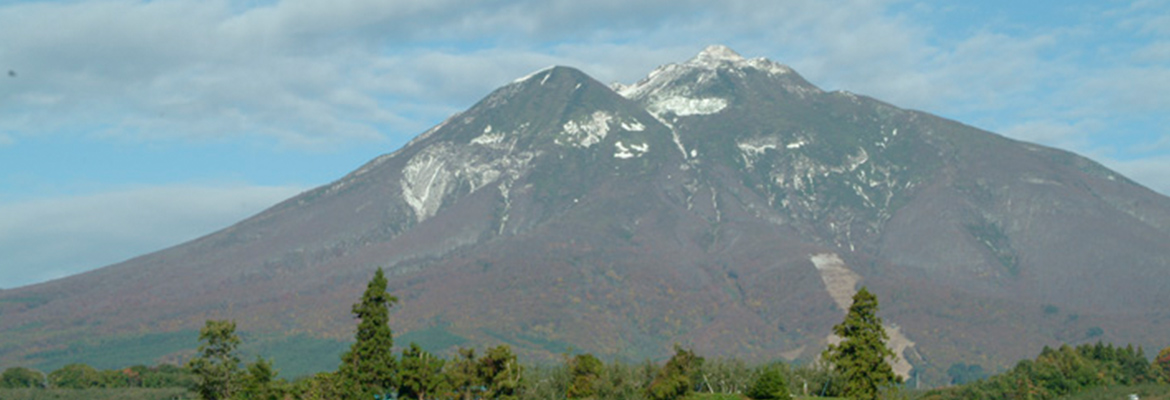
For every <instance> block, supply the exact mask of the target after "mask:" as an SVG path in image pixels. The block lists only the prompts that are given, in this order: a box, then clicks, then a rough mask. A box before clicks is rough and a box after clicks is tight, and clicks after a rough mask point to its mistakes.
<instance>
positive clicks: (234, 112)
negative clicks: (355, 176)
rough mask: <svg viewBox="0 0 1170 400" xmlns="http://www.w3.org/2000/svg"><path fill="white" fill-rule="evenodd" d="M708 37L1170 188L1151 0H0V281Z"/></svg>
mask: <svg viewBox="0 0 1170 400" xmlns="http://www.w3.org/2000/svg"><path fill="white" fill-rule="evenodd" d="M467 3H471V4H467ZM709 44H725V45H728V46H730V47H732V48H733V49H735V50H737V51H738V52H739V53H741V54H743V55H744V56H747V57H767V58H770V59H773V60H776V61H778V62H781V63H784V64H787V65H790V66H792V67H793V68H795V69H796V70H797V71H798V72H799V73H801V74H802V75H803V76H805V77H806V78H807V79H808V80H809V81H811V82H812V83H814V84H816V85H818V86H820V87H822V88H824V89H827V90H836V89H842V90H848V91H851V92H855V93H861V94H866V95H870V96H874V97H877V98H879V99H882V100H885V101H888V102H891V103H893V104H895V105H898V106H901V107H906V108H913V109H919V110H924V111H928V112H932V113H935V114H938V115H941V116H944V117H948V118H952V119H956V120H959V121H962V122H965V123H968V124H970V125H974V126H978V127H980V128H984V129H987V130H990V131H993V132H997V133H1000V134H1003V135H1006V136H1009V137H1012V138H1017V139H1021V140H1027V141H1032V142H1037V143H1041V144H1045V145H1049V146H1054V147H1058V148H1062V149H1066V150H1070V151H1074V152H1077V153H1079V154H1082V155H1085V156H1088V157H1090V158H1093V159H1094V160H1097V161H1099V162H1101V163H1103V164H1105V165H1106V166H1108V167H1110V168H1113V169H1115V170H1117V171H1119V172H1121V173H1122V174H1125V175H1126V176H1129V177H1131V178H1133V179H1135V180H1137V181H1138V182H1140V183H1142V184H1144V185H1146V186H1148V187H1150V188H1151V189H1154V190H1156V191H1159V192H1161V193H1163V194H1167V193H1170V129H1168V128H1167V126H1170V95H1168V93H1170V1H1168V0H1137V1H1030V2H1027V1H1026V2H1021V1H1012V2H1007V1H981V2H969V1H949V0H944V1H893V0H891V1H883V0H873V1H824V0H812V1H778V0H767V1H751V0H729V1H722V2H710V1H697V0H670V1H667V0H652V1H642V2H630V1H628V0H592V1H566V0H495V1H478V2H465V1H446V0H417V1H416V0H405V1H402V0H356V1H337V2H326V1H301V0H283V1H234V2H233V1H219V0H158V1H131V0H113V1H106V0H97V1H4V0H0V254H2V255H3V257H0V288H12V287H16V286H21V285H26V284H32V283H36V282H41V281H45V280H48V279H53V278H58V277H62V276H66V275H69V274H74V273H78V272H81V271H85V270H89V269H93V268H97V267H101V266H104V265H108V264H111V263H114V262H118V261H121V260H124V259H127V258H130V257H134V256H137V255H141V254H144V253H147V252H150V251H154V250H159V249H162V248H165V247H168V246H172V245H175V244H179V243H181V242H183V241H186V240H190V239H193V238H196V237H198V236H201V235H204V234H207V233H210V232H212V231H214V230H216V229H219V228H222V227H225V226H228V225H230V224H231V223H233V222H236V221H238V220H240V219H242V218H245V217H247V216H249V215H251V214H254V213H256V212H259V211H260V210H262V209H264V208H266V207H268V206H270V205H273V204H275V203H276V202H278V201H280V200H283V199H285V198H288V197H290V196H292V195H295V194H296V193H299V192H301V191H303V190H306V189H309V188H312V187H314V186H317V185H322V184H325V183H327V182H329V181H331V180H333V179H336V178H339V177H341V176H342V175H344V174H345V173H347V172H349V171H351V170H353V169H354V168H356V167H358V166H359V165H361V164H363V163H364V162H366V161H368V160H369V159H371V158H373V157H375V156H377V155H379V154H383V153H388V152H391V151H393V150H395V149H397V148H398V147H400V146H401V145H402V144H404V143H405V142H406V141H407V140H409V139H410V138H412V137H413V136H414V135H417V134H418V133H421V132H422V131H424V130H426V129H427V128H429V127H431V126H433V125H435V124H437V123H438V122H440V121H442V120H443V119H445V118H446V117H447V116H449V115H450V114H452V113H454V112H457V111H460V110H463V109H466V108H468V107H469V106H471V105H472V104H474V103H475V102H476V101H477V100H479V99H480V98H481V97H483V96H484V95H486V94H487V93H488V92H490V91H491V90H492V89H494V88H496V87H498V86H501V85H503V84H506V83H508V82H510V81H511V80H513V79H515V78H517V77H520V76H523V75H525V74H527V73H529V72H531V71H533V70H537V69H540V68H543V67H545V66H548V65H554V64H556V65H569V66H574V67H577V68H580V69H582V70H584V71H585V72H587V73H589V74H591V75H592V76H594V77H595V78H598V79H599V80H601V81H603V82H625V83H631V82H634V81H636V80H638V79H640V78H641V77H643V76H644V75H645V74H647V73H648V72H649V71H650V70H652V69H653V68H654V67H656V66H658V65H661V64H665V63H670V62H678V61H683V60H686V59H688V58H690V57H692V56H693V55H694V54H695V53H697V52H698V51H700V50H701V49H702V48H703V47H705V46H707V45H709Z"/></svg>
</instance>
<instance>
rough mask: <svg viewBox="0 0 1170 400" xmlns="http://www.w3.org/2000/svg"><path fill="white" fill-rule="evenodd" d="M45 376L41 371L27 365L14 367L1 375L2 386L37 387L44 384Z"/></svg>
mask: <svg viewBox="0 0 1170 400" xmlns="http://www.w3.org/2000/svg"><path fill="white" fill-rule="evenodd" d="M44 380H45V377H44V375H41V372H40V371H37V370H33V369H28V368H25V367H12V368H9V369H6V370H4V374H3V375H0V388H9V389H15V388H35V387H41V385H43V384H44Z"/></svg>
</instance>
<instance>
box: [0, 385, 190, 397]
mask: <svg viewBox="0 0 1170 400" xmlns="http://www.w3.org/2000/svg"><path fill="white" fill-rule="evenodd" d="M197 398H199V396H198V395H196V394H195V393H193V392H190V391H188V390H186V389H182V388H166V389H143V388H117V389H0V399H4V400H73V399H85V400H188V399H197Z"/></svg>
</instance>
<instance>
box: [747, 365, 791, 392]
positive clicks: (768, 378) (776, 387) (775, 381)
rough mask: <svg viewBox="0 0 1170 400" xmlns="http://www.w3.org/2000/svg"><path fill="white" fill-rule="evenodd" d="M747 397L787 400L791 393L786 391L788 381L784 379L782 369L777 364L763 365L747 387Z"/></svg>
mask: <svg viewBox="0 0 1170 400" xmlns="http://www.w3.org/2000/svg"><path fill="white" fill-rule="evenodd" d="M745 394H747V396H748V397H751V398H753V399H755V400H788V399H791V398H792V395H791V394H789V393H788V381H787V380H785V379H784V371H783V370H781V368H780V367H779V366H777V365H770V366H767V367H764V370H763V371H761V372H760V376H759V377H757V378H756V381H755V382H754V383H752V386H751V388H749V389H748V391H747V393H745Z"/></svg>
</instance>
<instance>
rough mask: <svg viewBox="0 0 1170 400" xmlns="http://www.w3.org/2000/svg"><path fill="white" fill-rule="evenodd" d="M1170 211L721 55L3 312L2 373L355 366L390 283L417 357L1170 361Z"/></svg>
mask: <svg viewBox="0 0 1170 400" xmlns="http://www.w3.org/2000/svg"><path fill="white" fill-rule="evenodd" d="M1167 243H1170V199H1168V198H1167V197H1165V196H1162V195H1159V194H1157V193H1154V192H1152V191H1150V190H1148V189H1146V188H1144V187H1142V186H1140V185H1138V184H1136V183H1134V182H1132V181H1130V180H1128V179H1126V178H1125V177H1123V176H1121V175H1119V174H1117V173H1115V172H1113V171H1110V170H1108V169H1106V168H1105V167H1102V166H1101V165H1099V164H1097V163H1095V162H1093V161H1090V160H1088V159H1086V158H1083V157H1080V156H1077V155H1074V154H1071V153H1068V152H1064V151H1060V150H1056V149H1052V148H1047V147H1043V146H1039V145H1035V144H1030V143H1024V142H1019V141H1015V140H1011V139H1008V138H1004V137H1002V136H999V135H996V134H993V133H990V132H986V131H982V130H980V129H977V128H974V127H970V126H966V125H963V124H961V123H958V122H954V121H950V120H946V119H943V118H939V117H936V116H933V115H930V114H927V113H924V112H919V111H913V110H906V109H901V108H898V107H896V106H893V105H890V104H886V103H883V102H881V101H878V100H875V99H872V98H869V97H865V96H861V95H856V94H852V93H848V92H842V91H834V92H826V91H823V90H821V89H819V88H817V87H816V86H814V85H812V84H811V83H809V82H808V81H806V80H805V79H804V78H802V77H801V76H800V75H799V74H797V73H796V72H795V71H793V70H792V69H791V68H789V67H786V66H784V65H781V64H778V63H775V62H772V61H769V60H766V59H761V58H756V59H746V58H744V57H741V56H740V55H738V54H736V53H735V52H733V51H731V50H730V49H728V48H726V47H721V46H712V47H709V48H707V49H705V50H704V51H703V52H702V53H700V54H699V55H698V56H696V57H695V58H693V59H691V60H688V61H686V62H683V63H678V64H670V65H666V66H663V67H660V68H658V69H656V70H655V71H653V72H651V73H650V75H649V76H648V77H647V78H645V79H643V80H641V81H639V82H637V83H634V84H632V85H620V84H615V85H613V86H612V87H611V86H607V85H605V84H602V83H600V82H598V81H596V80H594V79H593V78H591V77H589V76H588V75H586V74H584V73H583V72H581V71H578V70H576V69H573V68H567V67H552V68H548V69H544V70H540V71H537V72H535V73H533V74H531V75H529V76H526V77H523V78H520V79H518V80H516V81H515V82H512V83H511V84H508V85H505V86H504V87H502V88H500V89H498V90H496V91H494V92H492V93H491V94H489V95H488V96H487V97H486V98H484V99H483V100H481V101H480V102H479V103H477V104H475V105H474V106H473V107H471V108H470V109H468V110H467V111H464V112H462V113H458V114H456V115H454V116H452V117H450V118H449V119H447V120H446V121H444V122H443V123H442V124H440V125H438V126H436V127H434V128H432V129H430V130H429V131H427V132H425V133H423V134H422V135H420V136H418V137H417V138H415V139H414V140H412V141H411V142H410V143H408V144H407V145H405V146H403V147H402V148H401V149H399V150H397V151H395V152H393V153H391V154H387V155H384V156H381V157H378V158H377V159H374V160H372V161H370V162H369V163H367V164H366V165H364V166H362V167H361V168H360V169H358V170H356V171H354V172H352V173H350V174H349V175H347V176H345V177H343V178H341V179H339V180H337V181H336V182H333V183H331V184H328V185H325V186H322V187H319V188H317V189H314V190H311V191H308V192H305V193H302V194H300V195H298V196H296V197H294V198H291V199H289V200H287V201H285V202H283V203H280V204H278V205H276V206H274V207H272V208H271V209H268V210H266V211H264V212H262V213H260V214H258V215H256V216H254V217H252V218H249V219H247V220H245V221H242V222H240V223H238V224H236V225H234V226H231V227H229V228H227V229H224V230H222V231H219V232H216V233H213V234H210V235H208V236H205V237H203V238H200V239H197V240H194V241H192V242H189V243H185V244H182V245H179V246H176V247H173V248H170V249H166V250H163V251H159V252H156V253H153V254H148V255H144V256H141V257H138V258H135V259H132V260H129V261H126V262H123V263H120V264H116V265H111V266H108V267H105V268H101V269H98V270H95V271H92V272H88V273H84V274H79V275H76V276H72V277H68V278H65V279H60V280H56V281H51V282H47V283H43V284H38V285H33V286H28V287H23V288H17V289H11V290H5V291H3V292H0V332H3V334H2V335H0V366H3V367H7V366H11V365H35V366H41V367H42V368H52V367H55V366H60V365H61V364H64V363H67V362H75V361H84V362H88V363H91V364H93V365H97V366H102V367H116V366H121V365H124V364H127V363H134V362H142V363H152V362H157V361H160V360H161V361H174V360H177V359H181V358H182V357H185V356H187V355H189V354H191V352H192V350H193V348H194V347H195V344H196V341H195V336H196V332H197V330H198V328H199V327H201V326H202V324H203V322H204V321H205V320H206V319H210V318H232V319H235V320H236V321H238V322H239V324H240V326H241V329H242V330H243V331H244V332H245V342H246V343H248V344H249V345H248V346H250V347H247V349H248V350H249V351H251V352H255V353H261V354H264V355H266V356H270V357H273V358H275V359H276V362H277V365H278V367H281V369H282V370H283V371H284V373H285V374H286V375H296V374H299V373H305V372H309V371H313V370H320V369H329V368H334V367H335V366H336V363H337V360H338V359H337V354H338V352H339V351H340V350H341V349H343V348H344V347H345V345H346V343H347V342H348V341H349V340H351V339H350V338H351V335H352V332H353V327H354V325H355V324H354V322H353V321H352V318H351V317H350V314H349V307H350V305H351V304H353V303H354V302H355V301H357V299H358V298H359V297H360V293H361V290H362V289H363V288H364V284H365V282H366V281H367V280H368V279H369V277H370V276H371V275H372V273H373V270H374V269H375V268H377V267H384V268H385V269H386V272H387V274H388V275H389V277H390V290H391V292H392V293H394V294H395V295H396V296H398V298H399V299H400V302H399V304H398V305H396V306H395V307H394V309H393V311H392V313H391V314H392V320H391V324H392V328H393V329H394V330H395V333H396V335H397V342H396V343H398V344H399V345H404V344H406V343H408V342H410V341H417V342H419V343H420V344H422V345H424V347H427V348H429V349H431V350H435V351H440V352H442V351H447V352H450V351H452V350H453V349H454V348H455V347H456V346H485V345H493V344H498V343H507V344H510V345H512V346H513V347H515V348H517V349H518V350H519V352H520V353H521V355H522V356H524V357H526V358H527V359H528V360H530V361H536V362H539V361H556V360H559V359H560V358H559V357H560V354H562V353H565V352H570V351H587V352H592V353H594V354H598V355H601V356H604V357H606V358H620V359H626V360H633V361H640V360H643V359H647V358H649V359H661V358H663V357H665V356H666V355H668V354H669V352H670V349H671V347H672V345H673V344H675V343H681V344H684V345H687V346H692V347H694V348H695V349H696V350H697V351H698V352H699V353H700V354H703V355H705V356H708V357H716V356H737V357H741V358H744V359H748V360H752V361H764V360H769V359H775V358H784V359H789V360H811V359H813V358H815V357H816V356H817V355H818V354H819V353H820V351H821V350H822V349H823V348H824V345H825V343H826V342H827V341H829V340H833V338H831V337H829V333H830V330H831V329H830V328H831V326H832V325H833V324H835V323H837V322H839V321H840V320H841V318H842V317H843V315H844V310H845V309H846V308H847V307H848V305H849V297H850V296H851V295H852V294H853V292H854V291H855V290H856V289H857V288H858V287H860V286H861V285H865V286H867V287H868V288H869V289H870V290H871V291H872V292H874V293H876V294H877V295H878V297H879V299H880V301H881V305H882V312H881V316H882V317H883V318H884V320H885V322H886V323H887V329H888V331H889V332H890V333H891V337H892V344H893V345H894V347H895V350H896V351H897V352H898V353H899V355H900V357H901V362H900V365H899V366H898V368H897V370H898V371H899V372H900V373H902V374H907V375H913V376H915V377H918V378H919V379H921V381H923V382H924V383H926V384H937V383H945V382H947V381H948V378H947V377H946V370H947V368H949V367H950V366H951V365H952V364H953V363H957V362H965V363H968V364H980V365H983V366H984V367H985V368H986V369H989V370H994V369H996V368H999V367H1004V366H1007V365H1010V364H1011V363H1014V362H1015V361H1016V360H1019V359H1023V358H1029V357H1032V356H1034V354H1035V353H1036V352H1038V351H1039V349H1040V348H1041V347H1042V346H1044V345H1051V344H1057V343H1061V342H1071V343H1080V342H1085V341H1096V340H1105V341H1112V342H1115V343H1127V342H1130V343H1134V344H1137V345H1143V346H1145V348H1146V349H1148V350H1154V349H1157V348H1161V347H1164V346H1166V345H1168V344H1170V343H1166V342H1165V340H1166V338H1165V336H1164V333H1165V332H1167V331H1170V308H1167V307H1166V305H1167V304H1170V274H1167V273H1166V272H1167V271H1168V270H1170V246H1167Z"/></svg>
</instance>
